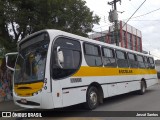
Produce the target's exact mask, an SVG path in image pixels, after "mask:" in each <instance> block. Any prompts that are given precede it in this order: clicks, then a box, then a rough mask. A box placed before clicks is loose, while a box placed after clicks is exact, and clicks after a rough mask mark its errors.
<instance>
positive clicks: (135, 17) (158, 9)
mask: <svg viewBox="0 0 160 120" xmlns="http://www.w3.org/2000/svg"><path fill="white" fill-rule="evenodd" d="M158 10H160V8H158V9H155V10H153V11H150V12H147V13H145V14H142V15H138V16H135V17H133V18H131V19H134V18H138V17H142V16H145V15H148V14H151V13H153V12H156V11H158ZM123 20H127V19H123Z"/></svg>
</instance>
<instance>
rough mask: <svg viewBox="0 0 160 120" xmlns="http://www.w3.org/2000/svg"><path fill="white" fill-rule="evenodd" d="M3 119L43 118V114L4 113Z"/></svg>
mask: <svg viewBox="0 0 160 120" xmlns="http://www.w3.org/2000/svg"><path fill="white" fill-rule="evenodd" d="M2 117H42V114H41V113H35V112H26V113H25V112H22V113H21V112H2Z"/></svg>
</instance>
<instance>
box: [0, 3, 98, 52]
mask: <svg viewBox="0 0 160 120" xmlns="http://www.w3.org/2000/svg"><path fill="white" fill-rule="evenodd" d="M85 3H86V2H85V1H83V0H0V15H1V16H2V17H1V18H0V35H1V36H2V37H0V41H1V43H2V44H3V45H4V46H5V48H7V49H9V50H12V49H15V48H16V42H17V41H18V40H19V39H22V38H24V37H25V36H27V35H28V34H31V33H33V32H36V31H39V30H42V29H59V30H63V31H67V32H70V33H74V34H77V35H81V36H87V33H88V32H91V31H92V28H93V25H94V24H98V22H99V19H100V18H99V17H98V16H97V15H93V12H91V11H90V9H89V8H88V7H87V6H86V5H85Z"/></svg>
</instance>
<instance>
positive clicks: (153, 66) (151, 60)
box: [149, 57, 155, 69]
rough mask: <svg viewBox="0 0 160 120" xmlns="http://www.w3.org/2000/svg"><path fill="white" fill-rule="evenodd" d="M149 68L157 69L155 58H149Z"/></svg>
mask: <svg viewBox="0 0 160 120" xmlns="http://www.w3.org/2000/svg"><path fill="white" fill-rule="evenodd" d="M149 66H150V68H151V69H155V65H154V60H153V58H150V57H149Z"/></svg>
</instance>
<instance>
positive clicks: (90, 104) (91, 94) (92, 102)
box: [84, 86, 99, 110]
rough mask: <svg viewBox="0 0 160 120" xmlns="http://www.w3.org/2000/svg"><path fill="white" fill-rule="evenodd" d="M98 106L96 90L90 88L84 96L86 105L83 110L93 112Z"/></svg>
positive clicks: (92, 87)
mask: <svg viewBox="0 0 160 120" xmlns="http://www.w3.org/2000/svg"><path fill="white" fill-rule="evenodd" d="M98 104H99V99H98V90H97V88H96V87H94V86H91V87H89V88H88V90H87V94H86V103H85V104H84V105H85V108H86V109H88V110H93V109H95V108H96V107H97V106H98Z"/></svg>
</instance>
